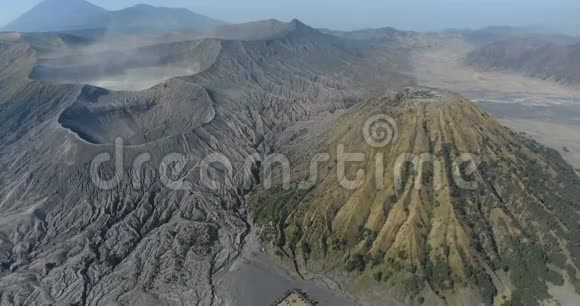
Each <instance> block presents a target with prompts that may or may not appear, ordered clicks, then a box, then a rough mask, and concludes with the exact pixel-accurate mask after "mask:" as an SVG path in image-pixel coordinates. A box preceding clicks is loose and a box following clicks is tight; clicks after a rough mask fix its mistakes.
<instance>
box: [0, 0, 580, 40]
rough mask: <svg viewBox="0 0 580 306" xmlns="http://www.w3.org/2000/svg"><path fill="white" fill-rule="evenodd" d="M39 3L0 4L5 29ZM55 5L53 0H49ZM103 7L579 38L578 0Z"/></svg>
mask: <svg viewBox="0 0 580 306" xmlns="http://www.w3.org/2000/svg"><path fill="white" fill-rule="evenodd" d="M40 1H41V0H0V24H1V25H4V24H6V23H8V22H9V21H11V20H12V19H14V18H15V17H16V16H18V15H19V14H21V13H23V12H25V11H26V10H28V9H30V8H31V7H33V6H34V5H35V4H37V3H39V2H40ZM52 1H57V0H52ZM90 1H91V2H93V3H94V4H97V5H100V6H102V7H104V8H107V9H120V8H124V7H127V6H131V5H134V4H138V3H148V4H152V5H158V6H168V7H186V8H189V9H191V10H192V11H195V12H197V13H201V14H205V15H209V16H211V17H214V18H218V19H222V20H224V21H228V22H243V21H250V20H258V19H266V18H278V19H281V20H290V19H292V18H298V19H300V20H302V21H304V22H305V23H307V24H309V25H312V26H315V27H328V28H335V29H358V28H366V27H382V26H393V27H396V28H401V29H410V30H441V29H446V28H481V27H484V26H489V25H514V26H542V27H550V28H553V29H557V30H562V29H565V30H566V31H568V32H573V33H575V34H580V1H579V0H357V1H355V0H211V1H210V0H90Z"/></svg>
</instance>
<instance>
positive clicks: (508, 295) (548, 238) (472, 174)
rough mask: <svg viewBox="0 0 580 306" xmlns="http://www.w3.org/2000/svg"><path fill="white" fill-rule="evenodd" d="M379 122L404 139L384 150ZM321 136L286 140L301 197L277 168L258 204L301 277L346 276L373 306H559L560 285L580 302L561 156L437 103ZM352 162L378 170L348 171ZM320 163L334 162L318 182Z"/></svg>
mask: <svg viewBox="0 0 580 306" xmlns="http://www.w3.org/2000/svg"><path fill="white" fill-rule="evenodd" d="M375 115H381V116H382V115H387V116H389V117H390V118H392V119H393V122H388V121H384V119H383V121H382V124H387V123H388V124H389V125H388V126H385V125H382V126H381V125H378V126H376V127H375V128H378V130H372V129H371V131H374V132H372V133H371V134H370V135H375V136H379V137H384V138H383V139H385V138H387V139H388V137H391V139H392V141H391V142H389V143H387V144H384V145H380V146H377V145H376V142H372V141H371V142H368V140H369V138H368V135H366V136H365V134H364V133H363V131H362V130H363V127H365V122H368V120H369V118H371V119H372V118H374V116H375ZM321 122H322V121H320V120H319V121H316V122H309V123H304V124H302V125H297V126H296V127H294V128H290V129H288V130H286V131H285V132H284V133H282V134H280V135H279V136H278V137H274V138H273V139H272V141H273V143H275V145H274V148H275V151H277V152H282V153H284V155H285V156H287V157H288V158H289V162H290V163H291V165H292V167H291V169H292V171H291V172H290V173H291V181H290V184H289V186H288V187H289V188H284V186H283V185H282V183H281V182H282V181H283V177H282V176H281V175H280V173H279V169H280V167H276V166H275V167H276V168H275V170H274V172H273V173H274V178H273V182H275V183H274V185H273V187H272V188H268V187H267V185H262V187H261V188H259V189H258V190H257V191H256V192H255V193H254V194H253V195H252V198H251V201H250V203H251V207H252V208H253V210H254V211H255V218H256V220H257V222H258V223H259V224H261V225H262V226H263V227H264V228H263V233H262V238H263V240H264V241H265V242H267V243H269V245H270V250H271V252H272V253H275V254H276V255H277V256H278V257H279V258H280V259H281V260H282V261H283V262H285V263H286V264H288V265H289V266H290V267H292V268H293V269H295V270H296V271H297V273H298V274H300V275H303V276H304V275H309V274H325V275H332V276H334V277H335V279H337V280H339V281H342V283H343V284H344V285H345V286H346V287H347V288H350V290H351V291H352V292H354V293H355V294H357V296H358V297H360V298H361V300H362V301H364V303H365V304H368V305H377V301H381V296H382V295H385V294H387V295H390V296H395V297H397V298H399V299H400V300H401V301H402V302H405V303H407V304H413V305H419V304H422V303H427V304H429V305H475V304H479V303H485V304H487V305H492V304H493V305H539V303H540V302H544V301H548V300H550V299H551V297H550V296H549V294H548V290H547V283H548V282H549V283H553V284H562V283H564V282H568V283H572V284H575V285H576V286H577V288H578V289H580V287H579V286H578V285H579V284H580V282H579V280H578V277H577V271H578V267H579V265H580V252H579V249H578V237H579V235H578V234H579V232H578V231H579V229H580V227H579V224H578V215H579V214H580V211H579V205H580V203H579V202H578V199H580V179H579V178H578V176H576V174H575V173H574V171H573V169H572V168H571V166H569V165H568V164H566V163H565V162H564V161H563V160H562V158H561V157H560V155H559V154H558V153H557V152H556V151H554V150H551V149H547V148H545V147H543V146H541V145H539V144H537V143H535V142H533V141H530V140H528V139H526V138H524V137H522V136H521V135H518V134H516V133H513V132H511V131H510V130H508V129H506V128H504V127H503V126H501V125H500V124H498V123H497V122H496V121H495V120H494V119H493V118H491V117H490V116H489V115H488V114H487V113H485V112H482V111H480V110H479V109H478V108H477V107H476V106H475V105H474V104H472V103H471V102H469V101H467V100H466V99H465V98H462V97H460V96H458V95H455V94H451V93H449V92H445V91H437V90H432V89H409V90H406V91H404V92H401V93H398V94H391V95H387V96H385V97H382V98H378V99H372V100H370V101H368V102H365V103H362V104H359V105H357V106H356V107H354V108H352V109H350V110H349V111H347V112H346V113H345V114H343V115H341V116H338V118H337V119H334V120H330V121H327V122H324V123H321ZM375 123H376V122H375ZM393 123H396V124H393ZM370 127H372V125H371V126H370ZM370 127H369V126H367V128H370ZM381 129H383V130H381ZM381 132H382V134H381ZM373 133H374V134H373ZM393 135H395V136H393ZM371 140H372V138H371ZM341 152H343V153H344V152H350V153H360V154H362V156H364V158H360V157H359V158H358V160H357V162H352V160H351V162H349V163H346V164H344V163H342V164H341V160H342V161H344V160H345V157H344V155H342V157H341V154H342V153H341ZM319 153H328V154H329V155H328V158H327V159H326V160H323V161H321V162H319V163H318V164H315V166H316V167H318V168H317V169H318V170H317V171H318V172H317V173H316V174H317V180H315V181H314V182H312V181H309V180H310V179H311V177H312V163H311V161H312V160H313V159H314V156H316V155H317V154H319ZM466 154H467V155H466ZM348 158H352V157H348ZM377 160H379V161H380V163H378V162H377ZM341 169H342V170H341ZM360 171H364V172H360ZM341 173H343V174H345V176H344V177H341ZM265 174H267V173H265ZM264 177H266V176H265V175H264ZM357 177H360V182H356V180H357ZM379 178H380V179H379ZM264 180H265V179H264ZM353 182H354V184H355V185H352V184H353ZM312 183H314V184H312Z"/></svg>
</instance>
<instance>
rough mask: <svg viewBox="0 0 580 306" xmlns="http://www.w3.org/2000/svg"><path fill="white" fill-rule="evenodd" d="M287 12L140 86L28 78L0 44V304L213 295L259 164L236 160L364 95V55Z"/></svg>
mask: <svg viewBox="0 0 580 306" xmlns="http://www.w3.org/2000/svg"><path fill="white" fill-rule="evenodd" d="M294 23H295V25H294V29H295V30H294V31H292V32H290V33H288V34H287V35H285V36H283V37H279V38H278V39H275V40H268V41H254V42H240V41H225V42H221V41H220V42H219V44H220V45H221V48H220V52H219V54H218V55H217V59H216V61H215V63H213V64H212V65H211V67H208V68H207V69H206V70H205V71H203V72H202V73H199V74H197V75H194V76H192V77H184V78H179V79H175V80H170V81H168V82H165V83H162V84H160V85H158V86H157V87H155V88H153V89H151V90H148V91H142V92H114V91H107V90H104V89H99V88H95V87H91V86H86V85H81V84H79V85H75V84H70V85H55V84H49V83H45V82H41V81H32V80H29V79H28V78H27V76H28V75H29V74H30V72H31V71H32V69H33V67H34V65H35V63H36V62H37V59H38V52H39V51H38V50H36V49H35V48H33V47H32V46H31V44H30V43H27V42H26V41H22V40H15V41H10V42H8V41H2V45H1V46H0V47H1V49H0V52H1V54H0V66H2V67H6V69H2V72H0V82H2V83H1V85H2V87H3V90H2V92H1V93H0V97H1V99H0V105H1V106H2V107H1V108H0V141H1V142H2V143H3V145H2V146H1V147H0V210H1V212H2V218H1V219H0V241H1V244H0V262H1V264H0V273H1V274H0V288H1V289H0V292H1V298H0V301H1V304H3V305H41V304H43V305H45V304H57V305H103V304H105V305H110V304H134V305H143V304H146V303H149V304H152V305H153V304H154V305H178V304H181V303H183V301H187V303H188V304H199V305H214V304H222V303H223V302H224V301H225V300H226V298H227V297H226V296H225V295H227V292H216V289H215V287H214V285H215V284H214V280H213V276H214V274H215V273H216V272H217V271H218V270H219V269H220V268H222V267H223V266H225V265H227V263H229V262H230V261H231V260H232V259H234V258H235V257H236V256H237V255H238V254H239V250H240V248H241V246H242V245H243V241H244V236H245V234H246V233H247V232H248V230H249V225H248V223H247V222H246V220H247V217H246V216H247V211H246V210H247V208H246V205H245V199H244V197H243V196H244V194H245V192H246V190H248V189H249V188H251V187H252V185H253V184H255V183H256V178H255V177H254V176H250V177H248V176H246V175H245V174H247V173H248V171H250V172H251V171H252V170H254V171H255V169H257V168H258V164H257V163H251V164H248V163H247V162H246V160H247V159H246V158H247V157H248V156H250V155H252V154H261V153H262V154H263V153H267V152H270V150H271V148H269V147H268V146H267V144H265V143H263V139H264V135H266V134H268V133H270V132H271V131H272V130H277V127H278V126H285V125H288V124H291V122H293V121H297V120H303V119H307V118H310V117H311V116H314V115H316V114H318V113H321V112H325V111H335V110H336V109H339V108H343V107H345V106H348V105H352V104H353V102H354V101H357V100H358V99H359V98H360V97H361V96H363V95H365V94H367V92H366V90H363V88H365V87H367V86H364V84H365V82H366V81H367V80H368V78H366V79H364V78H360V79H359V78H357V72H356V70H357V69H358V70H359V71H360V70H364V69H365V68H364V66H365V65H367V64H368V62H366V61H362V60H361V59H360V58H359V57H357V55H356V54H353V53H352V52H350V51H349V50H348V49H345V48H342V47H341V46H340V43H339V41H338V40H336V39H334V38H332V37H330V36H326V35H323V34H320V33H319V32H317V31H315V30H313V29H311V28H309V27H307V26H305V25H303V24H301V23H299V22H297V21H296V22H294ZM373 64H374V65H373V67H369V68H366V69H368V70H369V71H373V69H379V68H380V67H381V65H380V64H377V63H373ZM385 69H386V68H385ZM5 71H6V73H5ZM383 77H384V80H386V81H385V82H384V83H382V84H381V86H382V87H391V86H392V87H396V86H398V85H403V84H409V83H412V82H413V81H412V79H410V78H408V77H406V76H404V75H402V74H400V73H396V72H394V71H393V73H392V74H383ZM387 80H388V81H387ZM174 86H177V87H179V88H181V89H180V91H179V92H172V91H171V88H174ZM182 89H184V90H182ZM377 89H378V88H377ZM186 93H187V95H186ZM184 95H186V96H184ZM174 98H176V99H174ZM210 104H211V107H210ZM175 107H177V108H178V109H179V113H177V112H168V111H167V110H168V108H171V109H173V108H175ZM135 108H137V111H135ZM211 109H213V111H211ZM212 112H213V116H210V115H211V113H212ZM79 115H82V116H81V117H79ZM83 116H85V117H83ZM82 118H85V119H89V122H91V124H85V123H87V121H86V120H82V122H80V121H78V120H80V119H82ZM61 124H62V125H61ZM63 125H64V126H63ZM66 127H69V128H71V129H72V130H73V131H76V132H77V133H78V134H77V133H74V132H73V131H71V130H70V129H68V128H66ZM108 127H109V128H110V127H122V128H121V129H108ZM87 135H89V136H91V137H86V136H87ZM79 136H80V137H79ZM117 136H118V137H121V138H122V140H123V144H124V145H120V143H119V142H118V141H115V140H116V138H117ZM82 137H85V139H87V140H90V139H92V140H93V141H92V142H94V143H90V142H87V141H85V140H84V139H83V138H82ZM112 141H113V142H116V143H117V145H116V146H115V145H114V144H113V143H112ZM128 144H133V145H132V146H127V145H128ZM121 151H122V152H121ZM214 153H219V154H221V156H223V157H225V158H227V159H228V161H229V162H230V163H231V167H232V170H233V171H232V175H231V176H229V175H225V174H224V172H227V171H224V168H223V167H220V166H219V165H210V166H209V167H208V169H207V173H208V175H210V176H211V177H212V178H214V177H215V178H216V179H218V178H221V180H220V182H221V184H219V185H218V187H217V188H214V187H215V186H214V185H211V184H209V185H208V184H207V182H206V181H205V180H202V179H201V177H200V176H201V175H202V174H200V172H199V169H198V168H199V167H200V163H201V162H202V160H204V158H205V157H207V156H208V155H210V156H211V155H212V154H214ZM102 154H108V155H102ZM119 156H121V157H119ZM103 157H104V158H103ZM107 157H108V158H107ZM95 158H96V160H100V161H102V163H101V164H97V167H96V168H94V167H92V166H91V165H92V164H93V163H92V162H93V161H95ZM136 164H138V166H135V165H136ZM91 169H93V170H94V171H91ZM135 169H137V170H135ZM163 169H166V170H163ZM224 177H225V179H224ZM180 179H183V181H181V182H184V184H181V183H180Z"/></svg>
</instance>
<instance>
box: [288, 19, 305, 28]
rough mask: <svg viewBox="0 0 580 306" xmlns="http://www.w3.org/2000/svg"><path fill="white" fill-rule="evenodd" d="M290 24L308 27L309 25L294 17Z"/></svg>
mask: <svg viewBox="0 0 580 306" xmlns="http://www.w3.org/2000/svg"><path fill="white" fill-rule="evenodd" d="M290 24H292V25H294V26H297V27H298V26H301V27H306V26H307V25H306V24H305V23H303V22H302V21H300V20H298V19H296V18H294V19H292V21H290Z"/></svg>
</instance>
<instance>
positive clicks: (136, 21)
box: [0, 0, 224, 32]
mask: <svg viewBox="0 0 580 306" xmlns="http://www.w3.org/2000/svg"><path fill="white" fill-rule="evenodd" d="M223 24H224V22H222V21H219V20H216V19H212V18H210V17H207V16H203V15H199V14H196V13H193V12H191V11H190V10H188V9H183V8H166V7H154V6H150V5H145V4H139V5H136V6H132V7H129V8H126V9H122V10H119V11H108V10H106V9H104V8H102V7H99V6H96V5H94V4H92V3H90V2H88V1H85V0H45V1H43V2H41V3H40V4H38V5H37V6H35V7H34V8H32V9H31V10H29V11H28V12H26V13H24V14H23V15H22V16H20V17H18V18H17V19H16V20H14V21H12V22H11V23H9V24H8V25H6V26H5V27H3V28H1V29H0V30H2V31H16V32H63V31H76V30H87V29H107V30H110V31H117V32H149V31H153V32H164V31H175V30H199V31H203V30H208V29H211V28H214V27H217V26H220V25H223Z"/></svg>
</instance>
